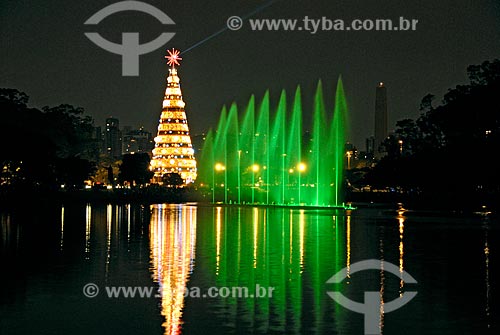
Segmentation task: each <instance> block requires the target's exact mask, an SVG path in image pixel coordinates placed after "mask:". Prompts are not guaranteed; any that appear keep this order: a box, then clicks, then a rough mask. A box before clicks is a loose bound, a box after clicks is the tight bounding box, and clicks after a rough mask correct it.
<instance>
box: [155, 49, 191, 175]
mask: <svg viewBox="0 0 500 335" xmlns="http://www.w3.org/2000/svg"><path fill="white" fill-rule="evenodd" d="M167 51H168V56H165V58H166V59H167V60H168V62H167V64H168V65H169V66H170V68H169V70H168V72H169V75H168V78H167V89H166V90H165V97H164V98H163V109H162V112H161V117H160V124H159V125H158V136H156V137H155V148H154V149H153V158H152V159H151V165H150V169H151V171H153V172H154V176H153V183H158V184H163V182H164V177H165V175H167V174H173V173H177V174H179V175H180V176H181V178H182V180H183V181H184V184H185V185H187V184H189V183H192V182H194V181H195V180H196V160H195V158H194V150H193V146H192V144H191V136H190V135H189V126H188V122H187V118H186V112H185V111H184V106H185V103H184V101H183V100H182V92H181V87H180V83H179V82H180V80H179V77H178V76H177V69H176V68H175V66H176V65H177V66H179V65H180V64H179V61H180V60H181V59H182V58H181V57H179V51H178V50H175V49H172V51H170V50H167Z"/></svg>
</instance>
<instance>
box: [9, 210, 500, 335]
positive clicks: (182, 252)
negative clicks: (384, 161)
mask: <svg viewBox="0 0 500 335" xmlns="http://www.w3.org/2000/svg"><path fill="white" fill-rule="evenodd" d="M498 238H499V234H498V225H497V221H493V220H492V219H490V218H456V217H455V218H435V217H419V216H418V215H416V214H415V213H414V212H408V211H406V210H391V211H386V212H381V211H379V210H358V211H354V212H349V211H347V212H332V211H326V210H324V211H322V210H300V209H286V208H260V207H259V208H251V207H241V208H238V207H197V206H186V205H153V206H150V207H149V206H134V205H101V206H96V205H90V204H82V205H74V204H73V205H68V204H67V205H64V206H56V205H54V206H53V207H49V208H43V209H42V208H39V209H37V210H34V211H31V210H21V211H11V212H8V211H2V212H0V251H1V254H0V256H1V258H0V260H1V263H0V264H2V275H1V276H0V280H2V283H1V284H2V285H0V293H1V294H0V333H1V334H27V333H37V334H68V333H72V334H89V333H120V334H138V333H141V334H155V335H160V334H179V333H183V334H207V333H214V334H223V333H241V334H250V333H252V334H267V333H281V334H289V333H292V334H294V333H295V334H299V333H300V334H348V335H350V334H353V335H355V334H362V333H363V316H362V315H361V314H357V313H354V312H351V311H348V310H346V309H345V308H343V307H341V306H340V305H338V304H336V303H335V302H334V301H333V300H332V299H330V298H329V296H328V295H327V293H326V292H327V291H335V290H338V291H341V292H342V293H343V294H344V295H345V296H347V297H349V298H350V299H352V300H355V301H358V302H362V301H363V299H364V292H365V291H375V292H379V296H380V320H379V329H380V334H382V333H383V334H385V335H392V334H398V335H399V334H401V333H403V332H404V333H405V334H408V335H410V334H440V335H444V334H458V333H463V334H472V333H474V332H478V333H481V332H482V333H486V332H487V330H488V329H494V327H495V326H496V324H495V322H496V321H495V320H496V319H495V316H496V314H497V313H498V303H497V301H498V300H497V299H496V296H495V294H494V293H495V285H494V283H495V282H496V281H495V280H498V279H497V278H496V277H495V272H494V271H492V270H491V266H492V264H494V261H495V260H497V258H496V257H497V254H496V253H495V251H496V249H495V248H494V246H496V245H497V244H498V243H499V240H498ZM371 258H376V259H380V260H385V261H388V262H391V263H394V264H396V265H397V264H399V273H400V275H399V276H398V275H396V276H394V275H392V274H389V273H387V272H384V271H383V269H381V271H362V272H356V273H351V264H354V263H356V262H358V261H360V260H365V259H371ZM464 264H467V267H468V268H467V269H465V270H464ZM344 267H347V278H346V279H345V280H344V281H343V282H342V283H340V284H326V281H327V280H328V279H329V278H330V277H331V276H332V275H334V274H335V273H336V272H338V271H339V270H340V269H342V268H344ZM403 271H408V272H409V273H410V274H411V275H412V276H414V277H415V278H416V279H417V280H418V285H417V286H416V287H415V286H411V285H410V284H408V285H407V286H406V285H405V283H404V282H403V281H402V274H403ZM464 271H466V276H467V281H464V280H463V278H464ZM88 282H94V283H97V284H98V285H100V286H101V288H102V287H104V286H105V285H114V286H126V285H131V286H141V287H150V286H154V287H155V290H156V291H155V293H158V296H157V297H153V298H151V299H109V298H106V297H105V296H104V293H103V292H104V291H103V290H101V295H100V296H99V297H98V298H96V299H88V298H85V297H83V296H82V293H81V289H82V286H83V284H85V283H88ZM257 285H258V286H259V287H265V288H267V287H273V288H274V291H273V295H272V297H269V296H265V297H262V298H255V297H254V298H250V297H247V298H241V297H240V298H239V297H231V296H230V297H227V298H221V297H218V298H196V297H192V296H185V294H186V292H187V290H188V289H189V288H193V287H199V288H200V290H201V293H204V292H206V291H207V290H208V289H209V288H210V287H214V286H215V287H218V288H221V287H229V288H231V287H247V288H248V289H249V292H250V293H254V290H255V288H256V287H257ZM412 285H413V284H412ZM407 289H408V290H413V289H416V290H417V291H418V295H417V297H416V298H415V299H414V300H412V301H411V302H410V303H409V304H407V305H405V306H404V307H403V308H402V309H401V310H398V311H395V312H393V313H390V314H387V315H384V302H389V301H392V300H394V299H395V298H397V297H398V296H399V297H400V296H402V295H403V294H404V292H405V290H407ZM464 301H466V302H467V303H466V304H464ZM26 320H29V322H27V321H26ZM75 324H78V325H81V326H79V327H75Z"/></svg>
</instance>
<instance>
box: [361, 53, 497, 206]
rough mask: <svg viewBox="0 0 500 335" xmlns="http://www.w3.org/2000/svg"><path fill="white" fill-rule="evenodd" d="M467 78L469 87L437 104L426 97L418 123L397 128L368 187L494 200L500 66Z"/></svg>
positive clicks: (436, 197) (473, 70) (474, 70)
mask: <svg viewBox="0 0 500 335" xmlns="http://www.w3.org/2000/svg"><path fill="white" fill-rule="evenodd" d="M467 74H468V78H469V83H468V84H466V85H459V86H456V87H455V88H453V89H449V90H448V92H447V93H446V94H445V95H444V97H443V99H442V101H441V102H440V103H436V102H435V100H436V99H435V96H433V95H431V94H428V95H427V96H425V97H424V98H423V100H422V103H421V107H420V110H421V115H420V117H419V118H418V119H416V120H411V119H406V120H401V121H399V122H397V124H396V129H395V132H394V134H393V135H391V136H389V137H388V138H387V140H386V141H385V143H384V146H385V149H386V152H387V155H386V156H385V157H384V158H383V159H381V160H380V162H379V163H378V164H377V165H376V166H375V167H374V168H373V169H372V170H371V171H370V172H369V173H368V174H367V175H366V181H365V182H366V183H367V184H370V185H373V186H375V187H394V188H400V189H403V190H405V191H406V192H414V193H417V194H418V195H419V197H420V198H423V199H426V200H430V201H436V202H442V201H448V202H457V203H464V202H468V201H474V202H477V201H488V200H490V201H494V199H498V197H499V194H500V173H499V171H500V169H499V167H498V164H497V162H498V157H499V156H498V155H499V151H498V149H499V148H500V99H499V97H500V60H494V61H491V62H490V61H486V62H484V63H482V64H481V65H471V66H469V67H468V68H467ZM400 141H402V143H401V142H400Z"/></svg>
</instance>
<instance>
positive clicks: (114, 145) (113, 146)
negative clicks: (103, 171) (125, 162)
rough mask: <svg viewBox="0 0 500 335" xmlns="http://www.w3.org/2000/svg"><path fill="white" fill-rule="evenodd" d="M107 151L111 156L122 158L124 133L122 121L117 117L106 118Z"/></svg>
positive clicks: (105, 138)
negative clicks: (122, 132) (121, 125)
mask: <svg viewBox="0 0 500 335" xmlns="http://www.w3.org/2000/svg"><path fill="white" fill-rule="evenodd" d="M104 140H105V143H106V153H107V154H108V156H109V157H111V158H115V159H117V158H120V157H121V155H122V134H121V131H120V121H119V120H118V119H117V118H114V117H109V118H107V119H106V133H105V134H104Z"/></svg>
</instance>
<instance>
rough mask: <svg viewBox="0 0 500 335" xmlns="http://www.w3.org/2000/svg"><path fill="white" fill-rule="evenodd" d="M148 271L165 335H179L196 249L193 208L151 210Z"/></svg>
mask: <svg viewBox="0 0 500 335" xmlns="http://www.w3.org/2000/svg"><path fill="white" fill-rule="evenodd" d="M151 210H152V215H151V224H150V226H149V232H150V241H151V271H152V276H153V280H154V281H155V282H156V283H158V285H159V287H160V289H159V292H160V295H161V315H163V317H164V318H165V322H164V323H163V325H162V326H163V327H164V328H165V334H179V333H180V332H181V325H182V311H183V308H184V293H185V291H186V285H187V282H188V279H189V275H190V274H191V273H192V271H193V265H194V259H195V249H196V207H193V206H181V205H153V206H151Z"/></svg>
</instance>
